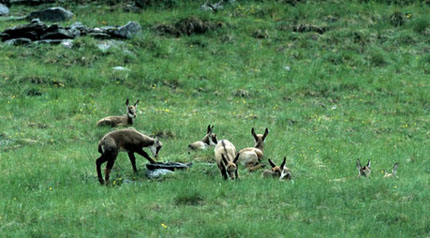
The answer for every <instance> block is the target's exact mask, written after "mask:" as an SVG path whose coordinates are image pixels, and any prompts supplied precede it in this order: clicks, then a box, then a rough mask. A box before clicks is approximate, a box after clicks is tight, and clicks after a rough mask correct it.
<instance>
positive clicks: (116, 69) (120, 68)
mask: <svg viewBox="0 0 430 238" xmlns="http://www.w3.org/2000/svg"><path fill="white" fill-rule="evenodd" d="M112 69H113V70H115V71H130V69H129V68H126V67H122V66H115V67H113V68H112Z"/></svg>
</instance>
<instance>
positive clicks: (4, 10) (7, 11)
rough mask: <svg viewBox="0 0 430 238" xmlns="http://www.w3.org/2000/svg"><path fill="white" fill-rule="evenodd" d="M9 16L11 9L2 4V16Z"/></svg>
mask: <svg viewBox="0 0 430 238" xmlns="http://www.w3.org/2000/svg"><path fill="white" fill-rule="evenodd" d="M8 14H9V8H8V7H7V6H6V5H4V4H1V3H0V16H6V15H8Z"/></svg>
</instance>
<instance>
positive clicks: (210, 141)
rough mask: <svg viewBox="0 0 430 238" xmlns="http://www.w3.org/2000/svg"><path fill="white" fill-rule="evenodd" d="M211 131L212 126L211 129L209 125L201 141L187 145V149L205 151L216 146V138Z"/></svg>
mask: <svg viewBox="0 0 430 238" xmlns="http://www.w3.org/2000/svg"><path fill="white" fill-rule="evenodd" d="M213 129H214V126H212V127H211V125H209V126H208V129H207V131H206V135H205V136H204V137H203V139H201V140H199V141H196V142H193V143H191V144H189V145H188V148H190V149H192V150H205V149H207V148H209V147H210V146H216V144H217V143H218V140H217V138H216V134H215V133H213Z"/></svg>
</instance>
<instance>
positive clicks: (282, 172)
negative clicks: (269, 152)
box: [263, 157, 291, 180]
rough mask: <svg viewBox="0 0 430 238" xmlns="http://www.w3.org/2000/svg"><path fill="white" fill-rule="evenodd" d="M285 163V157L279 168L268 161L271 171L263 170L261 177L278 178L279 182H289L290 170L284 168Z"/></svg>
mask: <svg viewBox="0 0 430 238" xmlns="http://www.w3.org/2000/svg"><path fill="white" fill-rule="evenodd" d="M286 161H287V157H284V160H283V161H282V163H281V165H280V166H276V164H275V163H273V161H272V160H271V159H269V164H270V166H272V169H271V170H268V169H266V170H264V172H263V177H265V178H278V179H279V180H284V179H285V180H291V172H290V170H289V169H288V168H287V167H286V166H285V163H286Z"/></svg>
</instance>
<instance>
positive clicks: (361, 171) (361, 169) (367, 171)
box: [356, 159, 372, 177]
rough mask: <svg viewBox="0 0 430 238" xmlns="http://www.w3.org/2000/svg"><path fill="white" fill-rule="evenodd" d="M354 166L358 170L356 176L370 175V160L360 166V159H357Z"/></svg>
mask: <svg viewBox="0 0 430 238" xmlns="http://www.w3.org/2000/svg"><path fill="white" fill-rule="evenodd" d="M356 166H357V170H358V177H360V176H364V177H369V176H370V173H371V172H372V171H371V169H370V160H369V161H367V165H366V166H363V167H362V166H361V163H360V159H357V162H356Z"/></svg>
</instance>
